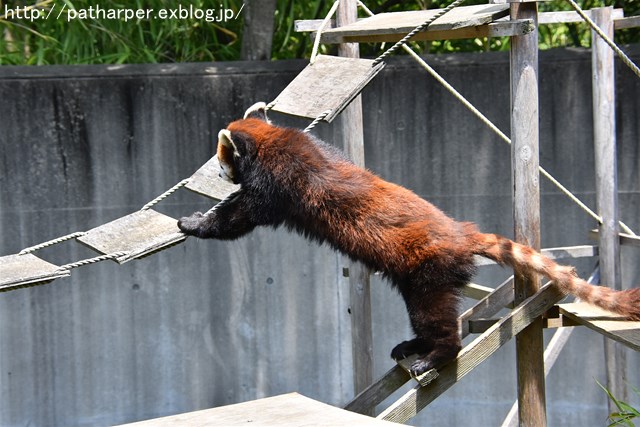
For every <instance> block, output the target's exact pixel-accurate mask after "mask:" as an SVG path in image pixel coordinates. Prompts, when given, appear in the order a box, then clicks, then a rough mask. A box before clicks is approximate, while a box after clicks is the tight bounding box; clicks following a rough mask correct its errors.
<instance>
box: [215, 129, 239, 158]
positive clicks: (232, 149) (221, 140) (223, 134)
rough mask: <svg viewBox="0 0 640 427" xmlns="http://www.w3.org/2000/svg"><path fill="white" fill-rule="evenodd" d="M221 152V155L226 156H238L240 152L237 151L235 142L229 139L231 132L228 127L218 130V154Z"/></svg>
mask: <svg viewBox="0 0 640 427" xmlns="http://www.w3.org/2000/svg"><path fill="white" fill-rule="evenodd" d="M221 152H223V153H224V154H223V157H228V156H230V155H233V156H235V157H239V156H240V153H238V149H237V147H236V144H235V143H234V142H233V139H231V132H230V131H229V130H228V129H222V130H221V131H220V132H218V155H220V154H221Z"/></svg>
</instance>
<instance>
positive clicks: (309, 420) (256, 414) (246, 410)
mask: <svg viewBox="0 0 640 427" xmlns="http://www.w3.org/2000/svg"><path fill="white" fill-rule="evenodd" d="M125 425H126V426H131V427H133V426H136V427H145V426H149V427H150V426H154V427H156V426H157V427H174V426H175V427H184V426H202V427H205V426H212V427H213V426H215V427H218V426H225V427H233V426H282V427H298V426H336V427H342V426H363V427H364V426H372V427H375V426H380V427H383V426H394V425H398V424H396V423H392V422H388V421H382V420H377V419H375V418H371V417H367V416H366V415H360V414H356V413H355V412H350V411H346V410H344V409H340V408H336V407H334V406H331V405H327V404H325V403H321V402H318V401H316V400H313V399H310V398H308V397H305V396H302V395H301V394H298V393H289V394H283V395H280V396H275V397H268V398H265V399H259V400H253V401H250V402H244V403H238V404H236V405H229V406H221V407H218V408H213V409H205V410H202V411H196V412H188V413H185V414H180V415H172V416H169V417H164V418H157V419H153V420H147V421H141V422H137V423H133V424H125Z"/></svg>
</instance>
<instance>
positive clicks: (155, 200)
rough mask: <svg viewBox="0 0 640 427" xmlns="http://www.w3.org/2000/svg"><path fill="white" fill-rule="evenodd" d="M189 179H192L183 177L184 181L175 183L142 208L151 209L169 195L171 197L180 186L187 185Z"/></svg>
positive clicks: (143, 209) (144, 209)
mask: <svg viewBox="0 0 640 427" xmlns="http://www.w3.org/2000/svg"><path fill="white" fill-rule="evenodd" d="M189 181H190V179H189V178H187V179H183V180H182V181H180V182H179V183H177V184H176V185H174V186H173V187H171V188H170V189H168V190H167V191H165V192H164V193H162V194H161V195H159V196H158V197H156V198H155V199H153V200H152V201H150V202H149V203H147V204H146V205H144V206H143V207H142V209H140V210H142V211H146V210H149V209H151V208H152V207H153V206H155V205H157V204H158V203H160V202H161V201H163V200H164V199H166V198H167V197H169V196H170V195H172V194H173V193H175V192H176V191H178V190H179V189H180V188H182V187H184V186H185V185H187V184H188V183H189Z"/></svg>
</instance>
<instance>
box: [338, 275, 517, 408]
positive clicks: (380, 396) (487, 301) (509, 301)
mask: <svg viewBox="0 0 640 427" xmlns="http://www.w3.org/2000/svg"><path fill="white" fill-rule="evenodd" d="M509 306H511V307H513V277H511V278H509V279H507V280H506V281H505V282H504V283H502V284H500V285H499V286H498V287H496V289H495V290H494V291H493V292H492V293H491V294H489V295H487V296H486V297H485V298H483V299H482V300H481V301H479V302H478V303H477V304H476V305H474V306H473V307H471V308H470V309H468V310H467V311H465V312H464V313H463V314H462V315H461V316H460V317H459V318H458V324H459V329H460V331H461V332H460V333H461V336H462V338H464V337H466V336H467V335H469V324H468V320H470V319H475V318H478V317H482V316H492V315H494V314H495V313H497V312H498V311H500V310H502V309H503V308H504V307H509ZM410 379H411V376H410V375H409V373H408V372H407V371H406V370H405V369H404V368H403V367H402V366H401V365H396V366H394V367H393V368H391V369H390V370H389V371H388V372H387V373H386V374H385V375H383V376H382V377H381V378H380V379H379V380H378V381H376V382H375V383H374V384H373V385H372V386H370V387H368V388H367V389H366V390H364V391H363V392H362V393H360V394H359V395H358V396H356V397H355V398H354V399H353V400H352V401H351V402H350V403H349V404H348V405H347V406H346V407H345V409H348V410H352V411H355V412H360V413H362V412H361V411H364V410H367V409H371V408H375V406H376V405H378V404H380V403H381V402H382V401H383V400H384V399H386V398H387V397H389V396H390V395H391V394H392V393H393V392H395V391H396V390H397V389H398V388H400V387H401V386H402V385H404V384H405V383H406V382H407V381H409V380H410Z"/></svg>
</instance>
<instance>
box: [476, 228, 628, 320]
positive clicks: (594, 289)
mask: <svg viewBox="0 0 640 427" xmlns="http://www.w3.org/2000/svg"><path fill="white" fill-rule="evenodd" d="M473 240H474V242H473V246H474V252H473V253H474V254H476V255H480V256H483V257H485V258H489V259H491V260H493V261H495V262H497V263H498V264H500V265H509V266H511V267H513V268H514V269H516V270H520V271H526V270H529V271H530V270H533V271H535V272H537V273H539V274H542V275H544V276H546V277H547V278H549V280H551V281H552V282H553V283H554V284H555V285H556V286H558V288H559V289H560V291H562V292H563V293H565V294H570V295H574V296H576V297H578V298H580V299H581V300H582V301H584V302H587V303H590V304H593V305H595V306H598V307H600V308H602V309H604V310H607V311H611V312H613V313H617V314H620V315H622V316H624V317H625V318H627V319H629V320H640V288H634V289H627V290H624V291H615V290H613V289H610V288H607V287H605V286H593V285H591V284H589V283H587V282H586V281H585V280H583V279H581V278H579V277H578V276H577V275H576V272H575V270H574V268H573V267H568V266H564V265H559V264H557V263H556V262H555V261H553V260H552V259H550V258H547V257H546V256H544V255H542V254H540V253H539V252H537V251H535V250H534V249H532V248H530V247H528V246H524V245H521V244H518V243H515V242H513V241H511V240H509V239H507V238H504V237H502V236H498V235H496V234H482V233H478V234H476V235H474V239H473Z"/></svg>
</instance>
